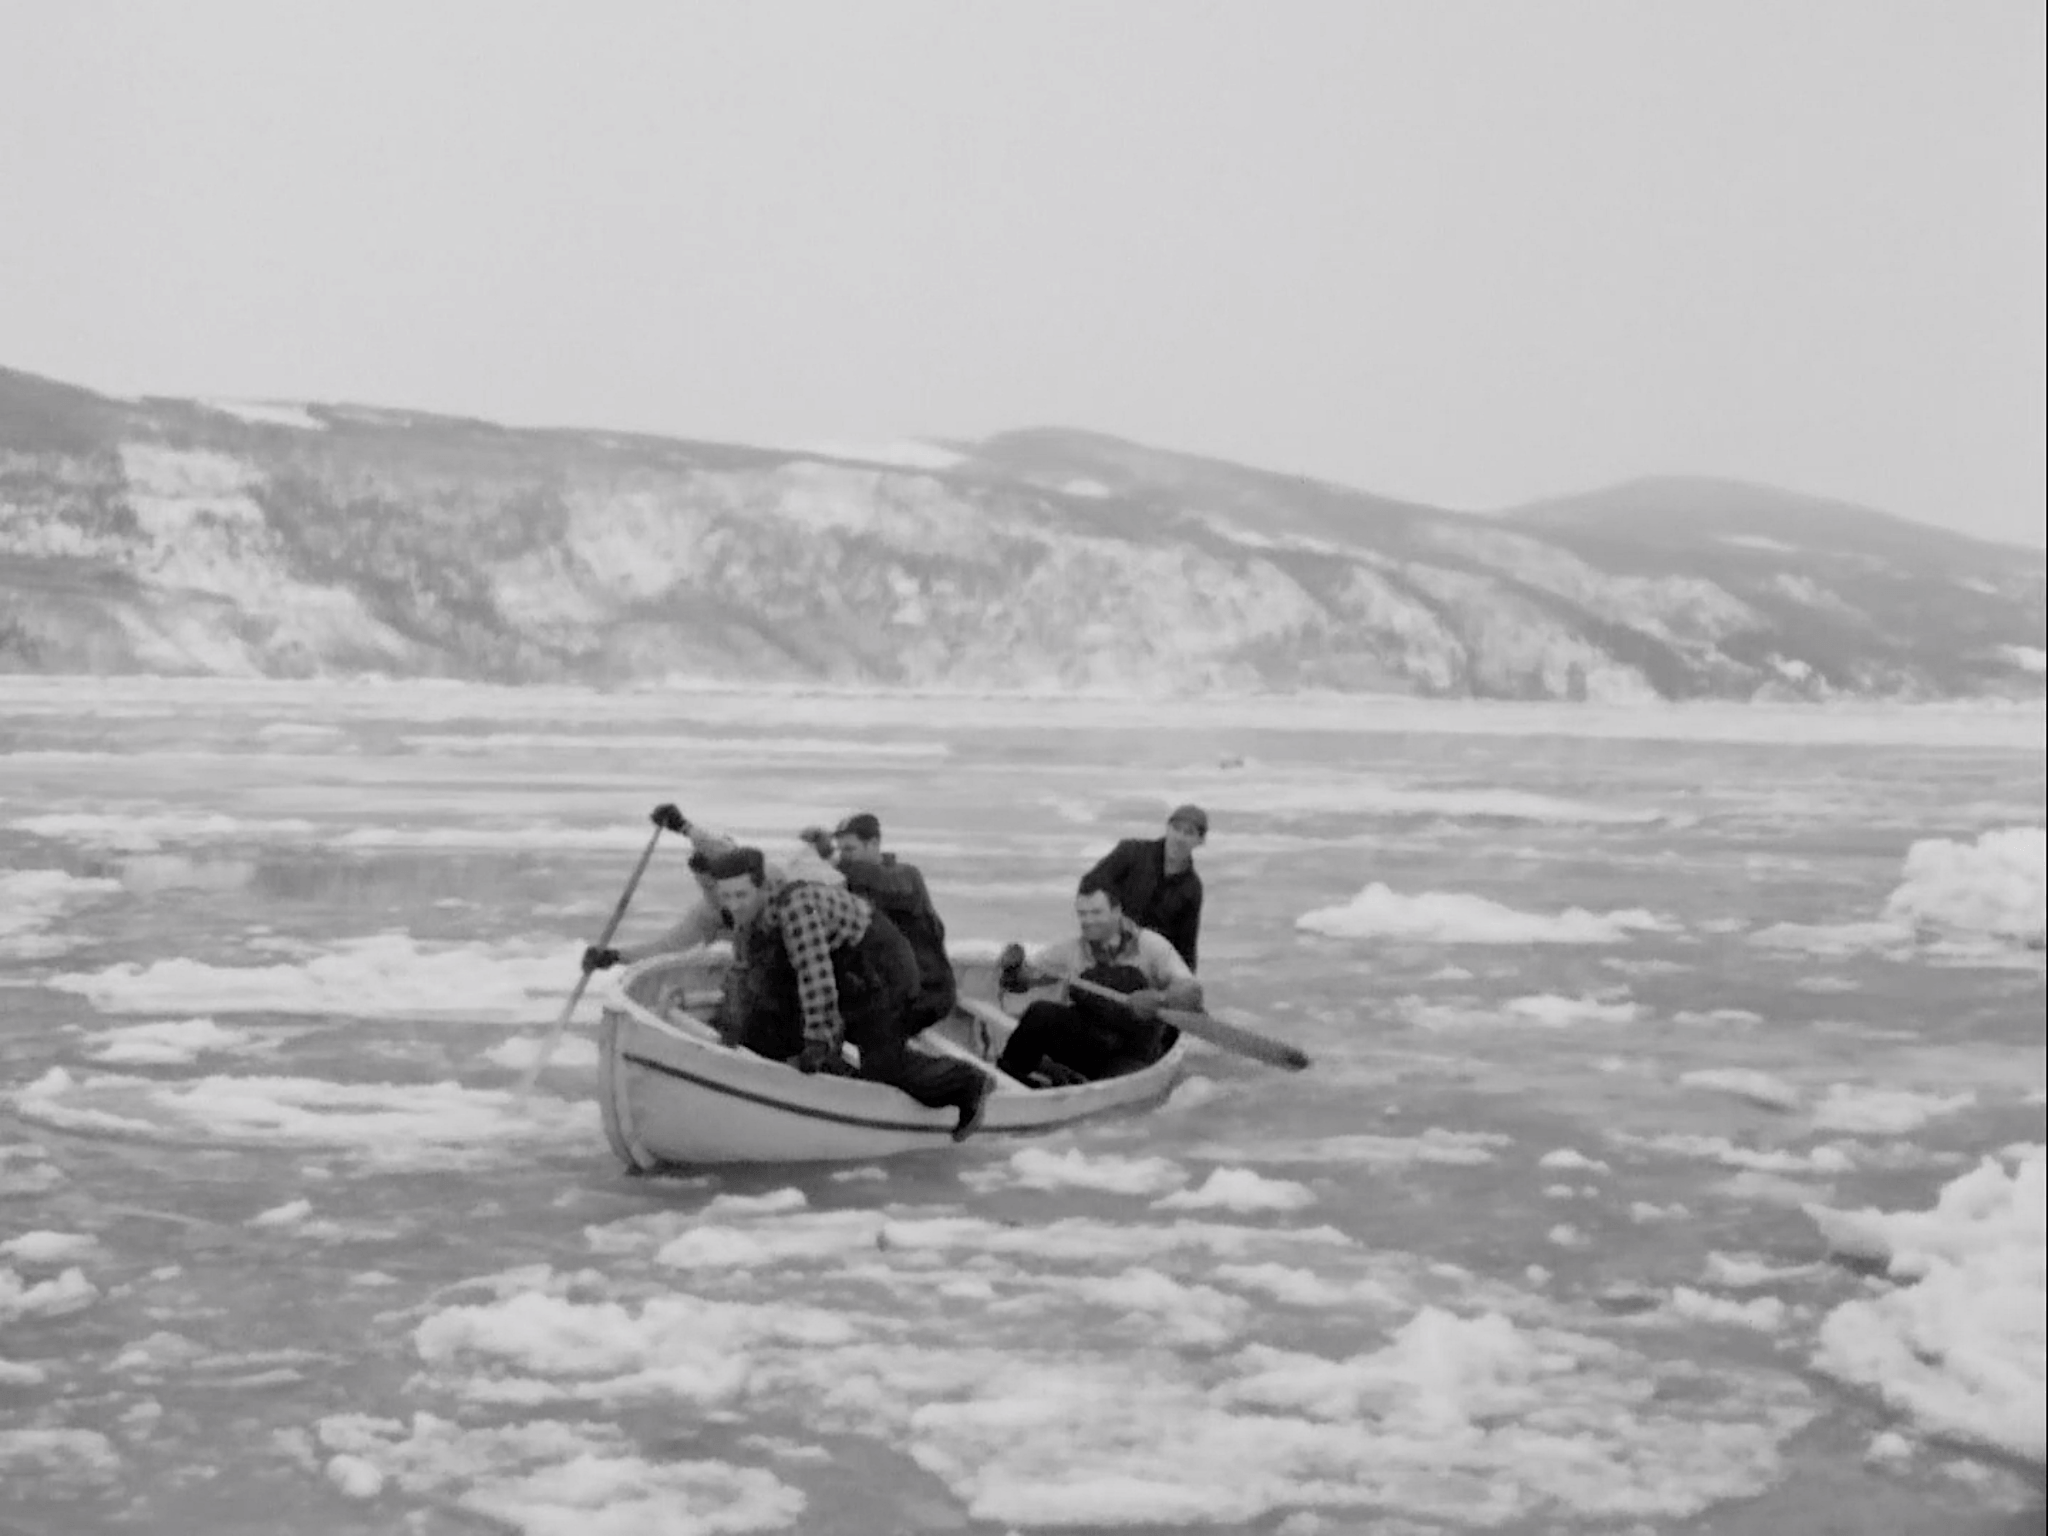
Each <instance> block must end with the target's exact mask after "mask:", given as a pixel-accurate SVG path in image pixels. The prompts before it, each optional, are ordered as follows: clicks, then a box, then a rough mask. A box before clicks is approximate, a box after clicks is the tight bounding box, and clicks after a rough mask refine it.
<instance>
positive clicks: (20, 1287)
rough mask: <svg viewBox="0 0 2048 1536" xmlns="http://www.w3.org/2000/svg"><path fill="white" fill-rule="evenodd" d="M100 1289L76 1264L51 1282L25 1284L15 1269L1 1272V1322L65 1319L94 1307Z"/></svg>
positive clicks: (50, 1280)
mask: <svg viewBox="0 0 2048 1536" xmlns="http://www.w3.org/2000/svg"><path fill="white" fill-rule="evenodd" d="M99 1294H100V1289H99V1287H98V1286H96V1285H94V1284H93V1283H92V1282H91V1281H90V1280H88V1279H86V1278H85V1271H84V1270H82V1269H79V1268H77V1267H76V1266H75V1265H74V1266H73V1267H72V1268H70V1269H67V1270H64V1271H63V1272H62V1273H61V1274H58V1275H56V1276H54V1277H53V1278H51V1279H48V1280H38V1281H32V1282H24V1281H23V1280H22V1278H21V1276H20V1275H19V1274H18V1273H17V1272H15V1271H14V1270H12V1269H0V1323H12V1322H14V1321H16V1320H17V1319H19V1318H24V1317H62V1316H64V1315H65V1314H66V1313H68V1312H77V1311H79V1310H80V1309H82V1308H85V1307H89V1306H91V1305H92V1304H93V1303H94V1302H95V1301H97V1300H98V1299H99Z"/></svg>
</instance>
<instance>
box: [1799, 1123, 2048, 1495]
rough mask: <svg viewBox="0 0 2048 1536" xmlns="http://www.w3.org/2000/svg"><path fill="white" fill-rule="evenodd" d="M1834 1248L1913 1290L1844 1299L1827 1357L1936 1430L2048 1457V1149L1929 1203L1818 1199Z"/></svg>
mask: <svg viewBox="0 0 2048 1536" xmlns="http://www.w3.org/2000/svg"><path fill="white" fill-rule="evenodd" d="M1808 1214H1809V1215H1811V1216H1812V1217H1813V1219H1814V1221H1815V1222H1816V1223H1817V1224H1818V1225H1819V1227H1820V1229H1821V1234H1822V1236H1823V1237H1825V1238H1826V1239H1827V1243H1828V1246H1829V1248H1830V1249H1831V1250H1832V1251H1834V1252H1836V1253H1839V1254H1843V1255H1846V1256H1850V1257H1854V1258H1859V1259H1863V1260H1867V1261H1872V1262H1878V1263H1882V1264H1883V1265H1884V1266H1885V1268H1886V1271H1887V1273H1888V1274H1889V1275H1890V1276H1891V1277H1892V1278H1893V1279H1894V1280H1897V1281H1899V1282H1901V1284H1900V1285H1899V1287H1898V1289H1896V1290H1892V1291H1889V1292H1887V1293H1885V1294H1883V1295H1881V1296H1876V1297H1872V1298H1868V1299H1858V1300H1854V1301H1848V1302H1844V1303H1843V1304H1842V1305H1841V1306H1839V1307H1837V1308H1835V1310H1834V1311H1833V1312H1831V1313H1829V1314H1828V1316H1827V1318H1826V1320H1825V1321H1824V1322H1823V1323H1822V1325H1821V1330H1820V1349H1819V1352H1818V1354H1817V1355H1816V1356H1815V1363H1816V1364H1817V1365H1818V1366H1819V1367H1820V1369H1821V1370H1823V1371H1825V1372H1827V1373H1828V1374H1829V1375H1832V1376H1835V1377H1838V1378H1839V1379H1841V1380H1843V1381H1846V1382H1850V1383H1852V1384H1854V1385H1857V1386H1861V1387H1867V1388H1870V1389H1871V1390H1873V1391H1875V1392H1877V1393H1878V1394H1879V1395H1880V1396H1881V1397H1883V1399H1884V1400H1885V1401H1886V1402H1887V1403H1888V1404H1890V1405H1891V1406H1892V1407H1893V1408H1895V1409H1897V1410H1898V1411H1900V1412H1902V1413H1904V1414H1907V1415H1909V1416H1910V1417H1912V1418H1913V1419H1915V1420H1916V1421H1918V1422H1919V1423H1920V1424H1921V1425H1922V1426H1923V1427H1924V1428H1925V1429H1927V1430H1929V1431H1932V1432H1934V1433H1936V1434H1939V1435H1942V1436H1945V1437H1948V1438H1951V1439H1956V1440H1961V1441H1966V1442H1972V1443H1975V1444H1979V1445H1985V1446H1989V1447H1992V1448H1994V1449H1996V1450H2000V1451H2003V1452H2006V1453H2007V1454H2010V1455H2013V1456H2017V1457H2020V1458H2023V1459H2025V1460H2027V1461H2031V1462H2034V1463H2036V1464H2037V1465H2038V1464H2042V1463H2044V1461H2048V1449H2044V1442H2048V1428H2044V1421H2048V1393H2044V1376H2048V1369H2044V1360H2048V1279H2044V1270H2048V1148H2044V1147H2041V1146H2030V1147H2027V1148H2025V1149H2024V1150H2023V1152H2022V1153H2021V1155H2020V1156H2019V1158H2018V1159H2017V1166H2015V1167H2014V1168H2013V1169H2011V1170H2010V1171H2008V1170H2007V1169H2006V1168H2005V1167H2003V1166H2001V1165H2000V1164H1999V1163H1998V1162H1996V1161H1994V1160H1992V1159H1988V1158H1987V1159H1986V1160H1985V1161H1984V1162H1982V1163H1981V1164H1979V1165H1978V1167H1977V1168H1975V1169H1974V1170H1972V1171H1971V1172H1969V1173H1966V1174H1964V1175H1963V1176H1961V1177H1960V1178H1957V1179H1955V1180H1953V1181H1951V1182H1950V1183H1949V1184H1947V1185H1946V1186H1944V1187H1943V1189H1942V1191H1941V1193H1940V1195H1939V1196H1937V1197H1936V1200H1935V1204H1934V1208H1933V1209H1932V1210H1928V1211H1898V1212H1885V1211H1877V1210H1863V1211H1839V1210H1830V1209H1827V1208H1825V1207H1821V1206H1809V1207H1808Z"/></svg>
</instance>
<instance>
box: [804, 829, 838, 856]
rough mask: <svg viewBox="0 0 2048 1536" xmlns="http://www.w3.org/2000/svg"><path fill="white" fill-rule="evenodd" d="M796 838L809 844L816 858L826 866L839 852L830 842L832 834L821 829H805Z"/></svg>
mask: <svg viewBox="0 0 2048 1536" xmlns="http://www.w3.org/2000/svg"><path fill="white" fill-rule="evenodd" d="M797 836H798V837H799V838H801V839H802V840H803V841H804V842H807V843H809V844H810V845H811V847H812V848H813V849H814V850H815V851H816V852H817V855H818V857H819V858H821V859H823V860H824V861H825V862H826V863H827V864H829V863H831V862H832V859H833V856H834V855H835V854H837V853H838V852H839V849H838V846H837V845H836V844H834V843H833V841H832V834H831V833H830V832H827V831H826V830H825V829H824V828H823V827H805V828H804V829H803V831H801V832H799V833H797Z"/></svg>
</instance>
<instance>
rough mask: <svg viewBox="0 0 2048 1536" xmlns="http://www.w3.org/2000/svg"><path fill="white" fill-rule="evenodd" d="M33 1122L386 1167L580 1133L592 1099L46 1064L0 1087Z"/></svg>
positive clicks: (576, 1140) (552, 1141) (520, 1147)
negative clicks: (342, 1157) (340, 1157)
mask: <svg viewBox="0 0 2048 1536" xmlns="http://www.w3.org/2000/svg"><path fill="white" fill-rule="evenodd" d="M0 1101H4V1102H7V1103H9V1104H11V1105H12V1107H13V1109H14V1112H15V1113H16V1114H17V1115H19V1116H20V1117H21V1118H22V1119H23V1120H26V1121H29V1122H31V1123H33V1124H40V1125H48V1126H54V1127H57V1128H59V1129H63V1130H74V1131H81V1132H89V1133H99V1134H105V1135H109V1136H114V1137H132V1138H135V1139H138V1140H145V1141H168V1142H175V1143H179V1144H187V1145H202V1146H206V1145H215V1146H244V1147H264V1146H286V1147H292V1148H301V1149H302V1148H307V1147H321V1148H329V1149H333V1150H336V1151H341V1152H346V1153H348V1154H350V1155H352V1156H354V1157H358V1158H360V1159H362V1160H363V1161H365V1162H370V1163H375V1164H378V1165H380V1166H392V1167H474V1166H488V1165H489V1164H491V1163H493V1162H502V1161H503V1160H505V1159H506V1158H508V1157H519V1156H530V1155H531V1154H532V1152H533V1150H534V1148H535V1147H536V1146H537V1145H539V1146H548V1145H552V1146H558V1147H559V1146H577V1145H589V1144H590V1143H591V1142H592V1141H593V1140H594V1138H595V1137H596V1135H597V1124H596V1118H595V1111H594V1107H593V1106H591V1105H589V1104H582V1103H570V1102H568V1101H567V1100H563V1099H557V1098H554V1097H552V1096H550V1095H547V1094H535V1095H533V1096H531V1097H530V1098H526V1099H524V1100H522V1099H521V1097H520V1096H519V1095H517V1094H514V1093H512V1092H509V1091H503V1090H486V1089H476V1088H466V1087H464V1086H462V1085H461V1084H460V1083H453V1082H441V1083H335V1082H329V1081H327V1080H325V1079H322V1078H306V1077H222V1076H214V1077H202V1078H193V1079H184V1080H177V1081H165V1080H161V1079H157V1078H146V1077H126V1076H120V1075H117V1074H113V1073H89V1074H86V1075H83V1076H78V1077H74V1076H73V1075H72V1074H71V1073H70V1072H68V1071H66V1070H65V1069H64V1068H62V1067H52V1068H50V1070H49V1071H47V1072H45V1073H44V1074H43V1075H42V1076H41V1077H39V1078H37V1079H35V1080H34V1081H33V1082H30V1083H27V1084H24V1085H23V1086H21V1087H19V1088H12V1089H6V1090H0Z"/></svg>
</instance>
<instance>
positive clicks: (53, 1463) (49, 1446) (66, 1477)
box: [0, 1429, 121, 1493]
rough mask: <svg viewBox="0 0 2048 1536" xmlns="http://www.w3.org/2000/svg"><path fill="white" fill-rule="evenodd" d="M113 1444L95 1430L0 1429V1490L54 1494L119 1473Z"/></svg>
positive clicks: (118, 1461) (119, 1459)
mask: <svg viewBox="0 0 2048 1536" xmlns="http://www.w3.org/2000/svg"><path fill="white" fill-rule="evenodd" d="M120 1465H121V1458H120V1457H119V1456H118V1455H117V1454H116V1453H115V1451H114V1446H113V1442H112V1441H110V1440H108V1439H107V1437H106V1436H105V1435H103V1434H101V1433H100V1432H99V1431H98V1430H96V1429H0V1487H4V1486H7V1485H9V1484H13V1485H14V1486H16V1487H37V1488H42V1489H46V1490H48V1491H49V1492H52V1493H54V1492H56V1491H57V1490H58V1489H61V1488H63V1487H65V1486H66V1485H67V1484H76V1483H78V1482H82V1481H89V1480H96V1479H99V1478H104V1477H107V1476H109V1475H111V1474H112V1473H114V1472H115V1471H117V1470H119V1468H120Z"/></svg>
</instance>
